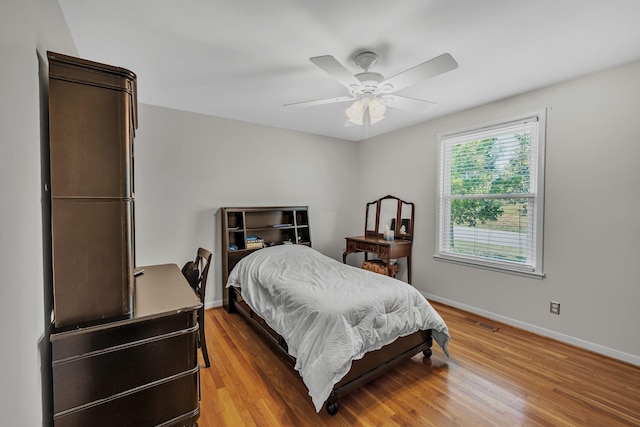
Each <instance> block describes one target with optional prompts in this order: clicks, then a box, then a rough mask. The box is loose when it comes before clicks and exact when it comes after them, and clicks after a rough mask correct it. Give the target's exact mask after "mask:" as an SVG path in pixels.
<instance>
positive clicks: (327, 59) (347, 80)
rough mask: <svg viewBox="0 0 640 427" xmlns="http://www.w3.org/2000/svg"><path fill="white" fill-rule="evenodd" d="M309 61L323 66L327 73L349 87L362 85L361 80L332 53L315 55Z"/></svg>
mask: <svg viewBox="0 0 640 427" xmlns="http://www.w3.org/2000/svg"><path fill="white" fill-rule="evenodd" d="M309 61H311V62H313V63H314V64H316V65H317V66H318V67H320V68H322V69H323V70H324V71H325V72H326V73H327V74H329V75H330V76H331V77H333V78H334V79H336V80H337V81H339V82H340V84H342V85H343V86H344V87H346V88H347V89H349V88H351V87H352V86H356V87H359V86H361V85H362V83H361V82H360V80H358V79H357V78H356V76H354V75H353V74H352V73H351V71H349V70H347V69H346V68H345V66H344V65H342V64H341V63H340V62H339V61H338V60H337V59H336V58H334V57H333V56H331V55H323V56H314V57H312V58H309Z"/></svg>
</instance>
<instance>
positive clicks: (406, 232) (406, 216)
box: [365, 195, 415, 240]
mask: <svg viewBox="0 0 640 427" xmlns="http://www.w3.org/2000/svg"><path fill="white" fill-rule="evenodd" d="M414 212H415V207H414V204H413V203H409V202H405V201H404V200H400V199H398V198H397V197H394V196H390V195H389V196H385V197H382V198H380V199H378V200H374V201H373V202H370V203H367V211H366V222H365V236H367V237H378V238H384V237H385V231H387V230H388V231H392V232H393V233H392V234H393V237H394V238H395V239H404V240H413V215H414Z"/></svg>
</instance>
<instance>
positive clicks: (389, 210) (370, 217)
mask: <svg viewBox="0 0 640 427" xmlns="http://www.w3.org/2000/svg"><path fill="white" fill-rule="evenodd" d="M414 212H415V206H414V204H413V203H409V202H405V201H403V200H400V199H398V198H397V197H394V196H385V197H382V198H380V199H378V200H374V201H373V202H370V203H367V210H366V214H365V234H364V236H354V237H346V238H345V239H346V250H345V251H344V253H343V254H342V262H343V263H345V264H346V263H347V255H349V254H352V253H356V252H364V259H365V260H368V256H369V254H373V255H376V256H377V257H378V258H379V259H381V260H383V261H384V262H385V263H387V264H388V263H390V262H391V260H396V259H400V258H406V259H407V282H409V283H411V249H412V247H413V216H414ZM385 236H389V237H391V236H392V237H391V238H392V240H388V238H385ZM387 271H388V272H389V275H390V276H391V275H392V269H391V268H388V269H387Z"/></svg>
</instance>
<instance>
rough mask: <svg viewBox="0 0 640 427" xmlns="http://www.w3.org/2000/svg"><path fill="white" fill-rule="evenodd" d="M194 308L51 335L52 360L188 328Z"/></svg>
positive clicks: (195, 322)
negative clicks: (164, 315)
mask: <svg viewBox="0 0 640 427" xmlns="http://www.w3.org/2000/svg"><path fill="white" fill-rule="evenodd" d="M197 323H198V322H197V319H196V311H195V310H194V311H184V312H181V313H178V314H176V315H173V316H166V317H160V318H157V319H150V320H146V321H142V322H131V323H127V322H123V323H122V324H120V325H118V326H117V327H111V326H110V325H108V324H106V325H102V326H98V327H95V328H86V329H78V330H71V331H68V332H60V333H54V334H52V335H51V350H52V357H53V362H54V363H55V362H57V361H60V360H62V359H67V358H70V357H77V356H79V355H82V354H86V353H91V352H97V351H100V350H102V349H105V348H109V347H114V346H117V345H122V344H123V343H131V342H134V341H140V340H145V339H149V338H153V337H156V336H159V335H164V334H167V333H171V332H173V331H179V330H182V329H189V328H192V327H194V326H196V325H197Z"/></svg>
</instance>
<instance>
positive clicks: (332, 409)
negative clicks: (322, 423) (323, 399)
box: [326, 393, 338, 416]
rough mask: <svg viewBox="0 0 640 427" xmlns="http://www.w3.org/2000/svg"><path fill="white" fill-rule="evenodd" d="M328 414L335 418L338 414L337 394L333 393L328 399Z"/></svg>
mask: <svg viewBox="0 0 640 427" xmlns="http://www.w3.org/2000/svg"><path fill="white" fill-rule="evenodd" d="M326 408H327V412H328V413H329V415H331V416H333V415H335V414H336V413H338V397H337V396H336V394H335V393H331V395H330V396H329V399H327V406H326Z"/></svg>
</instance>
